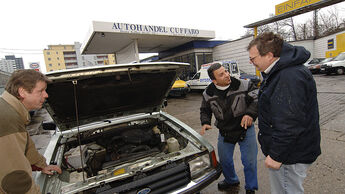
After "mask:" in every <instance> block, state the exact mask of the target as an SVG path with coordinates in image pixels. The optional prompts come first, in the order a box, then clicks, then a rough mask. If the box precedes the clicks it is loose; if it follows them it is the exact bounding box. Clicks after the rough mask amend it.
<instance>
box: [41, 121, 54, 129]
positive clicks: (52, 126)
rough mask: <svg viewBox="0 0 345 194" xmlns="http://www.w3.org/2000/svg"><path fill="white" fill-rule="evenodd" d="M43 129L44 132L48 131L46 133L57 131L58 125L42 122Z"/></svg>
mask: <svg viewBox="0 0 345 194" xmlns="http://www.w3.org/2000/svg"><path fill="white" fill-rule="evenodd" d="M42 128H43V130H46V131H55V129H56V124H55V123H53V122H48V123H43V122H42Z"/></svg>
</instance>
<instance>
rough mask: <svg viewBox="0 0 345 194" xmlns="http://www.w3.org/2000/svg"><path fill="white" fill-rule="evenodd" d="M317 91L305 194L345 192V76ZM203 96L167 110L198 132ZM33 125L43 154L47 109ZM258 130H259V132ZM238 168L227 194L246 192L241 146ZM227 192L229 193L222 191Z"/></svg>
mask: <svg viewBox="0 0 345 194" xmlns="http://www.w3.org/2000/svg"><path fill="white" fill-rule="evenodd" d="M314 78H315V80H316V83H317V88H318V100H319V111H320V124H321V135H322V139H321V148H322V154H321V156H320V157H319V158H318V159H317V161H316V162H315V163H314V164H313V165H312V167H311V168H310V169H309V171H308V176H307V178H306V181H305V184H304V186H305V193H313V194H314V193H345V149H344V148H345V127H344V126H345V113H344V112H345V111H344V110H345V87H344V86H345V75H343V76H324V75H315V76H314ZM200 104H201V93H200V92H191V93H189V94H188V95H187V96H186V97H185V98H169V99H168V107H167V108H166V111H167V112H168V113H169V114H171V115H173V116H175V117H177V118H178V119H180V120H181V121H183V122H185V123H186V124H188V125H189V126H191V127H192V128H193V129H195V130H196V131H199V130H200V128H201V126H200V120H199V107H200ZM33 119H34V122H33V124H32V125H31V126H29V128H28V130H29V132H30V134H32V135H33V136H32V138H33V140H34V141H35V143H36V147H37V148H38V149H39V151H40V152H41V153H43V152H44V149H45V146H46V145H47V144H48V142H49V137H50V134H49V132H44V131H42V130H41V129H40V126H39V123H41V121H43V120H44V121H46V120H49V119H50V118H49V117H47V116H46V114H45V110H44V109H42V110H40V111H38V112H37V113H36V116H35V117H34V118H33ZM256 130H257V129H256ZM217 136H218V130H217V129H216V128H213V130H210V131H208V132H207V134H206V135H205V136H204V137H205V138H206V139H207V140H208V141H210V142H211V144H212V145H213V146H214V147H215V148H216V146H217ZM234 162H235V168H236V171H237V172H238V176H239V178H240V181H241V185H240V189H239V190H238V191H232V192H228V193H245V190H244V176H243V166H242V164H241V160H240V152H239V149H238V147H237V148H236V149H235V154H234ZM222 179H223V177H222V176H221V177H220V178H219V179H218V180H217V181H215V182H214V183H212V184H211V185H209V186H208V187H207V188H205V189H204V190H203V191H202V192H201V193H202V194H207V193H210V194H214V193H222V192H220V191H218V189H217V183H218V182H219V181H220V180H222ZM258 179H259V191H258V192H257V193H269V192H270V187H269V180H268V173H267V169H266V168H265V167H264V156H263V154H262V153H261V151H260V150H259V155H258ZM223 193H226V192H223Z"/></svg>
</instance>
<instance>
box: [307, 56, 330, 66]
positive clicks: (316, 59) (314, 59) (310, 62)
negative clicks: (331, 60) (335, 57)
mask: <svg viewBox="0 0 345 194" xmlns="http://www.w3.org/2000/svg"><path fill="white" fill-rule="evenodd" d="M324 59H325V58H312V59H309V60H308V61H307V62H305V63H304V66H306V67H309V66H311V65H315V64H319V63H320V62H321V61H322V60H324Z"/></svg>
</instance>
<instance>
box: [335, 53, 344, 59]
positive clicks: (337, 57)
mask: <svg viewBox="0 0 345 194" xmlns="http://www.w3.org/2000/svg"><path fill="white" fill-rule="evenodd" d="M344 60H345V53H340V54H339V55H338V56H336V57H335V58H334V59H333V61H344Z"/></svg>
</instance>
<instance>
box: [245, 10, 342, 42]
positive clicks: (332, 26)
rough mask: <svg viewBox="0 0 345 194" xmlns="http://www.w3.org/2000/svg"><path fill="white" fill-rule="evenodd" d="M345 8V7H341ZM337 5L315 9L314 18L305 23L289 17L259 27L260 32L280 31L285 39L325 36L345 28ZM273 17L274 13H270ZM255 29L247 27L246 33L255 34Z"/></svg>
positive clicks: (246, 34)
mask: <svg viewBox="0 0 345 194" xmlns="http://www.w3.org/2000/svg"><path fill="white" fill-rule="evenodd" d="M340 9H344V8H340ZM338 10H339V9H338V8H337V6H336V5H333V6H330V7H326V8H322V9H318V10H315V12H314V14H313V18H311V19H308V20H306V21H305V22H304V23H295V22H294V20H293V18H292V17H291V18H287V19H284V20H281V21H276V22H273V23H270V24H266V25H263V26H259V27H258V34H261V33H263V32H267V31H271V32H275V33H279V34H280V35H281V36H282V37H283V38H284V39H285V40H289V41H294V40H306V39H312V38H317V37H320V36H325V35H328V34H332V33H335V32H338V31H340V30H344V29H345V18H341V17H340V16H339V11H338ZM270 17H273V14H270ZM253 34H254V33H253V29H247V31H246V33H245V35H243V36H242V37H246V36H248V35H253Z"/></svg>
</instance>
